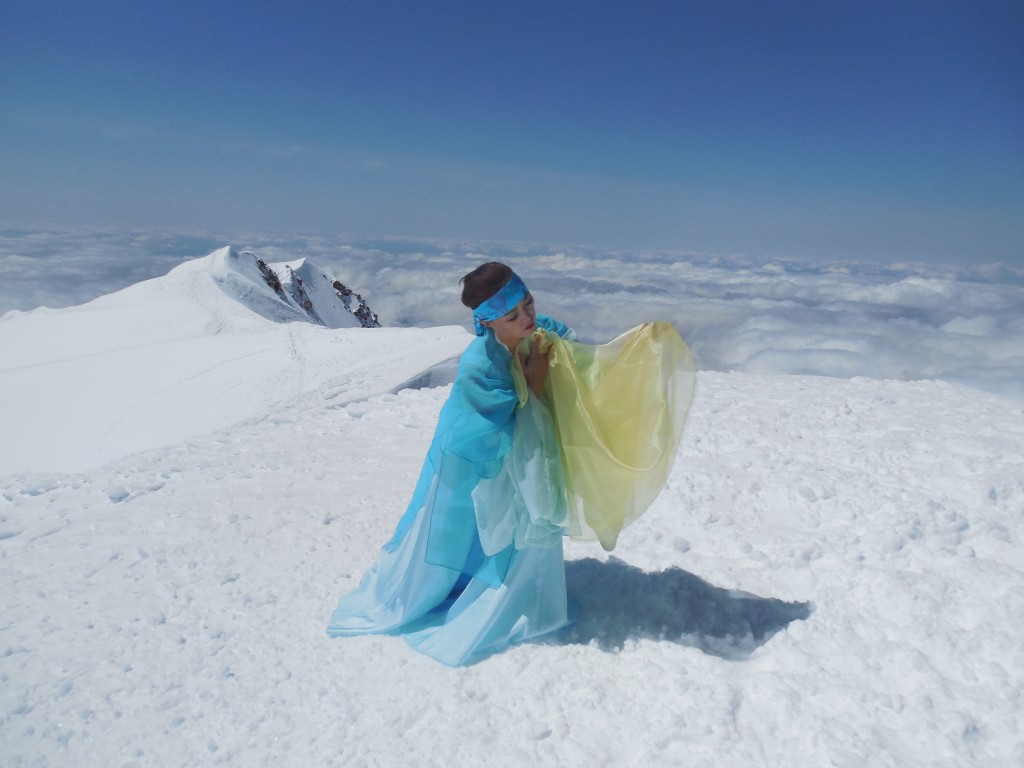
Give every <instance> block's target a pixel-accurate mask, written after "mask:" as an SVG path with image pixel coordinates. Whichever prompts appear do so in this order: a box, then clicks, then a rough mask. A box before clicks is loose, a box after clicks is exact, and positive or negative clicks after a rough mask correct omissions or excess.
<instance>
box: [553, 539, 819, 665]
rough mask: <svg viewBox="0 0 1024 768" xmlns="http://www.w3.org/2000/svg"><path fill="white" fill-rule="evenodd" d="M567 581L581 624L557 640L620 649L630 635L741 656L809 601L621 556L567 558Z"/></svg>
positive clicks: (799, 615)
mask: <svg viewBox="0 0 1024 768" xmlns="http://www.w3.org/2000/svg"><path fill="white" fill-rule="evenodd" d="M565 578H566V585H567V587H568V590H569V595H570V604H572V603H573V602H575V603H576V609H577V610H576V611H574V613H575V614H576V615H575V616H574V618H575V623H574V624H573V625H572V626H571V627H568V628H567V629H566V630H565V631H564V632H562V633H560V634H559V636H558V638H557V639H556V640H555V642H558V643H563V644H566V645H569V644H576V643H578V644H581V645H586V644H589V643H592V642H596V644H597V646H598V647H599V648H601V649H602V650H605V651H618V650H621V649H622V647H623V646H624V645H625V643H626V641H627V640H641V639H652V640H665V641H669V642H673V643H678V644H679V645H685V646H688V647H691V648H697V649H699V650H701V651H703V652H704V653H707V654H709V655H712V656H719V657H721V658H723V659H728V660H730V661H742V660H743V659H746V658H747V657H748V656H750V654H751V653H753V652H754V651H755V650H756V649H757V648H759V647H760V646H762V645H764V644H765V643H766V642H768V640H769V639H770V638H771V637H772V635H774V634H775V633H776V632H778V631H779V630H782V629H785V628H786V626H787V625H788V624H789V623H790V622H791V621H794V620H798V619H806V618H807V617H808V616H810V615H811V611H812V610H813V607H812V606H811V604H810V603H787V602H785V601H783V600H776V599H774V598H770V597H757V596H756V595H751V594H748V593H746V592H739V591H737V590H731V589H722V588H721V587H715V586H712V585H711V584H709V583H708V582H706V581H704V580H703V579H701V578H699V577H697V576H694V575H693V574H692V573H688V572H686V571H684V570H682V569H681V568H669V569H667V570H664V571H661V572H659V573H647V572H645V571H642V570H640V569H639V568H635V567H633V566H631V565H628V564H626V563H624V562H622V561H621V560H618V559H617V558H611V559H610V560H608V561H606V562H602V561H600V560H595V559H593V558H587V559H583V560H567V561H566V563H565Z"/></svg>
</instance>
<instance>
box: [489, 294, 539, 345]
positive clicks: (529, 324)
mask: <svg viewBox="0 0 1024 768" xmlns="http://www.w3.org/2000/svg"><path fill="white" fill-rule="evenodd" d="M484 325H489V326H491V328H493V329H494V335H495V336H497V337H498V341H500V342H501V343H502V344H504V345H505V346H507V347H508V348H509V349H515V348H516V347H517V346H518V345H519V342H520V341H522V340H523V339H525V338H526V337H527V336H529V335H530V334H531V333H533V331H534V329H535V328H536V327H537V310H536V309H535V308H534V306H533V294H530V293H528V294H526V296H524V297H523V300H522V301H520V302H519V303H518V304H516V306H515V309H513V310H512V311H511V312H508V313H506V314H504V315H502V316H501V317H499V318H498V319H497V320H492V321H491V322H489V323H484Z"/></svg>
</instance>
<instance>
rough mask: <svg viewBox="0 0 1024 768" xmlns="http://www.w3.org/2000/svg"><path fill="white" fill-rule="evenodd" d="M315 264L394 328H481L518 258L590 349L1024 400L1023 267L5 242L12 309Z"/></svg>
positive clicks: (380, 243) (243, 239)
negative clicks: (235, 256) (663, 334)
mask: <svg viewBox="0 0 1024 768" xmlns="http://www.w3.org/2000/svg"><path fill="white" fill-rule="evenodd" d="M228 243H230V244H233V245H236V246H239V247H245V248H252V249H254V250H256V251H257V252H258V253H260V255H262V256H263V257H264V258H266V259H267V260H268V261H282V260H286V259H291V258H297V257H299V256H307V257H310V258H312V259H313V260H314V261H316V262H317V263H319V264H320V265H321V266H323V267H325V268H327V269H329V270H331V271H333V272H334V273H335V274H336V275H337V277H339V278H340V279H341V280H343V281H344V282H346V283H347V284H349V285H350V286H352V287H353V288H354V289H355V290H357V291H359V292H360V293H362V294H363V295H364V296H365V297H366V299H367V300H368V301H369V303H370V305H371V306H372V307H373V309H374V311H376V312H377V313H378V314H379V315H380V317H381V319H382V322H384V323H385V324H391V325H418V326H428V325H450V324H461V325H463V326H465V327H467V328H468V327H469V325H470V316H469V312H468V311H467V310H466V309H465V308H464V307H463V306H462V305H461V303H460V301H459V291H460V289H459V285H458V281H459V278H460V277H461V276H462V275H463V274H465V273H466V272H468V271H469V270H470V269H472V268H473V267H474V266H476V265H477V264H479V263H481V262H484V261H490V260H501V261H507V262H508V263H510V264H511V265H512V266H513V267H514V268H516V269H517V270H518V271H519V272H520V273H521V274H522V275H523V277H524V279H526V281H527V283H528V285H530V287H531V289H532V290H533V292H534V294H535V295H536V297H537V300H538V306H539V308H540V310H541V311H542V312H547V313H548V314H552V315H554V316H557V317H559V318H561V319H564V320H566V321H567V322H569V323H571V324H573V325H574V326H575V327H576V328H577V330H578V331H579V332H580V334H581V335H582V336H583V337H584V338H585V339H588V340H592V341H599V340H604V339H608V338H611V337H613V336H615V335H617V334H618V333H620V332H622V331H624V330H626V329H628V328H630V327H632V326H633V325H636V324H638V323H641V322H645V321H649V320H654V319H665V320H669V321H671V322H673V323H675V324H676V326H677V327H678V328H679V330H680V332H681V333H682V334H683V336H684V337H685V338H686V339H687V341H688V342H689V343H690V345H691V346H692V348H693V350H694V353H695V357H696V360H697V363H698V365H699V366H700V367H702V368H704V369H713V370H735V371H745V372H752V373H753V372H756V373H810V374H818V375H827V376H840V377H853V376H869V377H872V378H880V379H887V378H891V379H917V378H939V379H946V380H949V381H954V382H959V383H964V384H968V385H971V386H977V387H981V388H984V389H987V390H990V391H994V392H997V393H1001V394H1007V395H1012V396H1015V397H1021V398H1024V270H1022V269H1019V268H1015V267H1012V266H1008V265H1001V264H985V265H980V266H972V267H935V266H925V265H921V264H899V265H872V264H858V263H846V264H832V263H822V264H813V263H809V262H803V261H786V260H774V261H771V262H769V263H765V264H758V263H757V262H755V261H753V260H751V259H749V258H746V257H744V256H742V255H723V254H707V253H672V252H651V251H640V252H626V251H595V250H591V249H586V248H568V247H550V246H541V245H533V246H531V245H521V244H518V245H510V244H498V243H481V242H469V241H441V240H412V239H400V238H382V239H378V240H369V239H365V238H362V239H360V238H352V237H348V236H342V235H339V236H268V235H261V234H253V233H244V232H228V233H210V232H201V233H193V234H188V235H183V234H178V235H169V234H166V233H159V232H133V233H124V232H122V233H116V232H114V233H111V232H105V233H104V232H101V233H96V232H77V233H69V232H30V231H13V230H8V231H0V278H2V285H0V312H3V311H6V310H7V309H12V308H13V309H29V308H31V307H33V306H36V305H39V304H48V305H50V306H66V305H68V304H74V303H81V302H83V301H86V300H88V299H91V298H93V297H95V296H98V295H101V294H103V293H109V292H111V291H114V290H117V289H119V288H121V287H124V286H126V285H129V284H131V283H134V282H138V281H139V280H142V279H145V278H148V277H154V276H157V275H159V274H163V273H165V272H167V271H168V270H169V269H170V268H171V267H172V266H173V265H174V264H176V263H179V262H180V261H183V260H185V259H187V258H193V257H197V256H202V255H205V254H206V253H207V252H209V251H211V250H213V249H214V248H215V247H218V246H220V245H224V244H228Z"/></svg>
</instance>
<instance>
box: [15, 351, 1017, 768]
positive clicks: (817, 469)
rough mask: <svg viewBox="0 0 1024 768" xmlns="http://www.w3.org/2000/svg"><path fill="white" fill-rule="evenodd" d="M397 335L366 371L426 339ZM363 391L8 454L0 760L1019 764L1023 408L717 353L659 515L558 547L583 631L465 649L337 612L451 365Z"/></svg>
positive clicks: (348, 377) (404, 478) (388, 516)
mask: <svg viewBox="0 0 1024 768" xmlns="http://www.w3.org/2000/svg"><path fill="white" fill-rule="evenodd" d="M323 333H326V334H330V333H331V332H327V331H323ZM341 333H342V334H350V333H366V334H368V335H369V334H370V333H373V334H376V333H377V331H373V332H365V331H344V332H341ZM392 333H394V334H395V337H394V341H393V346H392V347H390V348H391V349H392V350H394V355H393V356H392V357H391V358H388V359H389V360H392V361H395V362H392V363H383V364H381V366H380V367H379V368H378V374H379V375H378V378H377V379H376V380H375V381H374V382H372V383H373V386H374V387H377V390H376V391H377V392H381V391H385V390H386V389H387V388H388V387H389V386H393V385H394V384H396V383H397V382H398V381H402V380H405V379H406V378H409V376H410V375H411V374H410V373H408V372H407V371H406V370H405V369H404V368H403V367H402V366H403V363H401V362H398V361H401V360H402V355H400V354H399V353H398V352H399V349H400V348H401V347H402V346H403V344H404V345H405V349H407V350H408V352H409V354H410V355H412V354H414V350H415V349H416V348H417V347H419V346H421V345H422V340H421V338H420V336H418V335H416V334H418V333H420V332H418V331H394V332H392ZM401 334H407V336H405V337H404V338H405V339H406V340H407V341H405V342H403V341H401V339H402V336H401ZM381 338H383V337H381ZM353 350H354V352H356V353H357V354H365V353H363V352H360V351H359V348H353ZM433 354H434V361H435V362H436V361H437V360H440V359H442V358H443V356H444V355H442V354H441V353H440V351H438V350H436V349H435V350H434V351H433ZM325 359H326V358H325ZM335 362H336V365H335V371H336V373H337V372H339V371H345V369H346V368H347V366H348V363H349V362H355V358H352V359H350V358H349V357H347V356H344V357H343V356H342V354H341V352H340V351H339V357H338V358H337V360H336V361H335ZM422 367H426V366H425V365H424V366H422ZM388 381H391V382H392V383H391V384H390V385H388ZM368 388H370V387H368V386H367V383H366V379H365V378H361V377H360V376H355V375H352V374H350V373H348V372H347V371H346V372H343V373H341V375H339V376H335V377H334V378H325V380H324V382H323V383H321V384H318V385H317V386H316V387H314V388H312V389H311V390H310V391H309V392H308V393H307V394H306V395H305V396H303V397H299V398H294V399H292V400H291V401H290V402H284V403H277V404H276V405H275V407H274V408H273V409H271V410H270V411H269V412H267V413H264V414H262V415H259V416H253V417H251V418H249V419H247V420H245V421H243V422H242V423H239V424H235V425H234V426H229V427H226V428H221V429H218V430H216V431H212V432H211V433H210V434H207V435H205V436H198V437H195V438H192V439H191V440H189V441H188V442H187V443H183V444H177V445H173V446H170V447H160V448H156V449H154V450H151V451H148V452H143V453H133V454H130V455H126V456H123V457H122V458H118V459H116V460H114V461H112V462H110V463H108V464H105V465H103V466H101V467H98V468H92V469H88V470H87V471H83V472H78V473H71V474H53V473H25V472H22V473H17V474H8V475H6V476H4V477H2V478H0V489H2V491H0V570H2V575H3V585H4V595H5V597H4V601H3V606H2V612H0V755H2V756H3V762H4V763H5V764H10V765H14V766H29V765H31V766H56V765H72V764H74V765H89V766H93V765H94V766H113V765H118V766H150V765H152V766H178V765H180V766H192V765H239V766H242V765H244V766H256V765H266V766H309V765H353V766H362V765H371V766H372V765H381V766H393V765H445V766H450V765H455V766H459V765H470V764H482V763H484V762H487V763H489V764H496V765H509V766H518V765H552V766H575V765H587V766H650V765H688V766H716V767H717V766H749V765H825V766H828V765H835V766H863V765H870V766H930V765H965V766H966V765H978V766H1011V765H1020V764H1021V762H1022V761H1024V746H1022V743H1024V741H1022V734H1021V722H1022V701H1021V694H1022V689H1024V642H1022V632H1021V629H1020V616H1021V615H1022V614H1024V573H1022V567H1021V564H1020V557H1019V552H1020V542H1021V528H1022V521H1024V472H1022V471H1021V462H1020V458H1019V457H1020V456H1022V455H1024V413H1022V411H1021V408H1020V405H1019V404H1018V403H1016V402H1014V401H1008V400H1004V399H1000V398H998V397H995V396H990V395H986V394H983V393H979V392H976V391H972V390H968V389H965V388H962V387H957V386H953V385H947V384H941V383H934V382H922V383H898V382H879V381H870V380H866V379H858V380H852V381H850V380H836V379H824V378H803V377H788V376H755V375H729V374H713V373H702V374H701V375H700V380H699V385H698V395H697V399H696V402H695V405H694V409H693V412H692V414H691V417H690V422H689V424H688V428H687V435H686V440H685V443H684V446H683V448H682V450H681V452H680V458H679V461H678V463H677V466H676V468H675V470H674V472H673V474H672V476H671V479H670V482H669V485H668V487H667V488H666V490H665V492H664V493H663V494H662V495H661V497H659V499H658V501H657V502H656V503H655V505H654V506H653V507H652V509H651V510H650V511H649V513H648V514H647V515H645V516H644V517H643V518H641V519H640V520H639V521H638V522H637V523H636V524H635V525H634V526H633V527H631V528H629V529H627V531H626V532H625V533H624V534H623V536H622V539H621V540H620V544H619V547H618V548H617V550H616V552H615V553H613V554H614V556H613V557H609V556H607V555H606V554H605V553H603V552H602V551H601V550H600V548H599V547H597V546H596V545H594V544H588V543H575V542H573V543H570V544H569V545H568V546H567V557H568V558H570V560H569V562H568V563H567V577H568V581H569V584H570V587H571V589H572V592H573V594H574V596H575V598H576V600H577V601H578V603H579V610H580V613H579V618H578V621H577V624H576V625H575V627H574V628H572V629H571V630H569V631H567V632H566V633H564V634H563V635H562V636H561V637H557V638H553V639H552V640H551V641H550V642H548V643H545V644H538V645H526V646H521V647H518V648H515V649H513V650H511V651H510V652H508V653H505V654H502V655H499V656H496V657H493V658H491V659H489V660H487V661H485V662H483V663H481V664H479V665H476V666H473V667H470V668H466V669H458V670H452V669H448V668H446V667H442V666H440V665H438V664H436V663H435V662H433V661H432V660H430V659H429V658H426V657H422V656H420V655H418V654H416V653H414V652H413V651H411V650H410V649H408V648H407V647H406V646H405V645H404V643H402V642H401V640H400V639H397V638H391V637H361V638H352V639H344V640H330V639H328V638H327V637H326V635H325V633H324V628H325V626H326V622H327V619H328V617H329V615H330V612H331V610H332V609H333V607H334V604H335V602H336V600H337V598H338V596H339V595H340V594H341V593H342V592H343V591H345V590H347V589H349V588H351V586H353V585H354V584H355V582H356V581H357V580H358V578H359V576H360V575H361V573H362V572H363V570H364V569H365V568H366V567H367V566H369V565H370V563H371V562H372V561H373V559H374V557H375V556H376V550H377V548H378V547H379V546H380V545H381V544H383V543H384V542H385V541H386V539H387V538H388V537H389V536H390V534H391V532H392V530H393V527H394V525H395V523H396V522H397V519H398V517H399V515H400V514H401V512H402V511H403V510H404V507H405V503H406V502H407V499H408V496H409V494H410V492H411V489H412V486H413V483H414V481H415V478H416V475H417V473H418V471H419V467H420V463H421V461H422V458H423V453H424V451H425V449H426V446H427V445H428V443H429V440H430V436H431V434H432V431H433V427H434V423H435V421H436V416H437V412H438V411H439V409H440V406H441V404H442V403H443V401H444V398H445V397H446V396H447V391H448V390H447V388H445V387H441V388H435V389H419V390H404V391H401V392H399V393H398V394H376V395H372V396H369V397H367V396H366V390H367V389H368ZM807 603H809V604H810V605H807Z"/></svg>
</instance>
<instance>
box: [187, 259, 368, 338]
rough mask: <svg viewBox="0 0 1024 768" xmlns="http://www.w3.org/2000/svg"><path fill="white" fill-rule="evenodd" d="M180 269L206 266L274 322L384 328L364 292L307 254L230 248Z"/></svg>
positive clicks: (222, 285)
mask: <svg viewBox="0 0 1024 768" xmlns="http://www.w3.org/2000/svg"><path fill="white" fill-rule="evenodd" d="M178 269H186V270H190V271H192V270H197V271H198V270H204V269H205V270H206V271H208V272H209V274H210V275H211V276H212V277H213V280H214V282H215V283H216V284H217V285H218V286H219V287H220V289H221V290H222V291H224V293H226V294H227V295H228V296H230V297H231V298H233V299H235V300H236V301H238V302H239V303H241V304H243V305H244V306H246V307H247V308H249V309H250V310H252V311H253V312H255V313H256V314H258V315H260V316H261V317H264V318H266V319H268V320H273V321H275V322H294V321H297V320H304V321H306V322H311V323H314V324H316V325H322V326H325V327H327V328H359V327H362V328H380V327H381V325H380V320H379V319H378V317H377V314H376V313H375V312H373V310H371V309H370V307H369V306H368V305H367V304H366V301H365V300H364V299H363V297H362V296H361V295H360V294H358V293H356V292H355V291H353V290H352V289H351V288H349V287H348V286H347V285H345V284H344V283H342V282H341V281H340V280H338V279H336V278H334V277H331V276H329V275H328V274H327V273H326V272H325V271H324V270H323V269H322V268H320V267H319V266H317V265H316V264H315V263H313V262H312V261H310V260H309V259H306V258H300V259H296V260H293V261H285V262H277V263H269V262H267V261H265V260H264V259H261V258H260V257H259V256H257V255H256V254H255V253H253V252H252V251H237V250H235V249H234V248H231V247H224V248H220V249H218V250H216V251H214V252H213V253H211V254H210V255H209V256H207V257H206V258H205V259H197V260H195V261H194V262H188V263H186V264H183V265H181V266H180V267H178Z"/></svg>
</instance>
